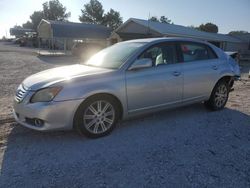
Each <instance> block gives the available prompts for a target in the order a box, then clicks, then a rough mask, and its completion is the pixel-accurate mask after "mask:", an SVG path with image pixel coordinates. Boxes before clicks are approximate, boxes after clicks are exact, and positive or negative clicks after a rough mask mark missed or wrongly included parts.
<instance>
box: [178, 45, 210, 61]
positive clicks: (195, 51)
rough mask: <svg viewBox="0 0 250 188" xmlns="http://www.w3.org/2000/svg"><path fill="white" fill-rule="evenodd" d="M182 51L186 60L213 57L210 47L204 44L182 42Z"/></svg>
mask: <svg viewBox="0 0 250 188" xmlns="http://www.w3.org/2000/svg"><path fill="white" fill-rule="evenodd" d="M180 47H181V52H182V56H183V61H184V62H190V61H201V60H207V59H211V58H210V56H211V54H210V53H211V52H210V51H209V49H208V47H206V46H205V45H202V44H192V43H181V44H180Z"/></svg>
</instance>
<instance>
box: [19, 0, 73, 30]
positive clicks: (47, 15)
mask: <svg viewBox="0 0 250 188" xmlns="http://www.w3.org/2000/svg"><path fill="white" fill-rule="evenodd" d="M68 17H70V12H68V13H66V7H64V6H63V5H62V4H61V3H60V2H59V0H51V1H48V2H45V3H43V10H41V11H34V12H33V14H32V15H30V20H31V21H27V22H26V23H24V24H23V28H29V29H34V30H36V29H37V26H38V25H39V23H40V22H41V20H42V19H47V20H60V21H61V20H63V21H65V20H67V19H68Z"/></svg>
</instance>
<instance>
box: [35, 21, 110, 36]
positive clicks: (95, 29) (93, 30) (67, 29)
mask: <svg viewBox="0 0 250 188" xmlns="http://www.w3.org/2000/svg"><path fill="white" fill-rule="evenodd" d="M42 22H45V23H47V24H50V26H51V28H52V30H53V37H58V38H74V39H83V38H91V39H106V38H108V37H109V36H110V34H111V29H110V28H107V27H105V26H103V25H97V24H87V23H74V22H65V21H51V20H44V19H43V20H41V22H40V24H39V26H40V25H41V23H42ZM39 26H38V28H39Z"/></svg>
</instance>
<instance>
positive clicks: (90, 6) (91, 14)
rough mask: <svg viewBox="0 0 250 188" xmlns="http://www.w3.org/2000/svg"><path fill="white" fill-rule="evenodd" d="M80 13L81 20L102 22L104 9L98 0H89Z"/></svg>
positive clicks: (95, 22)
mask: <svg viewBox="0 0 250 188" xmlns="http://www.w3.org/2000/svg"><path fill="white" fill-rule="evenodd" d="M81 11H82V15H81V16H80V17H79V20H80V21H81V22H86V23H93V24H103V23H104V16H103V14H104V9H103V7H102V4H101V3H100V2H99V1H98V0H90V2H89V3H87V4H85V5H84V9H81Z"/></svg>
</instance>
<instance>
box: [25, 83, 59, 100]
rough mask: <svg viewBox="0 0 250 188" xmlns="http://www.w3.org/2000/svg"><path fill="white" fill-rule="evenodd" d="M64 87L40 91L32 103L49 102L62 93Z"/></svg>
mask: <svg viewBox="0 0 250 188" xmlns="http://www.w3.org/2000/svg"><path fill="white" fill-rule="evenodd" d="M61 89H62V87H49V88H45V89H41V90H38V91H37V92H36V93H35V94H34V95H33V96H32V97H31V100H30V102H31V103H35V102H49V101H52V100H53V99H54V98H55V96H56V95H57V94H58V93H59V92H60V91H61Z"/></svg>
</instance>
